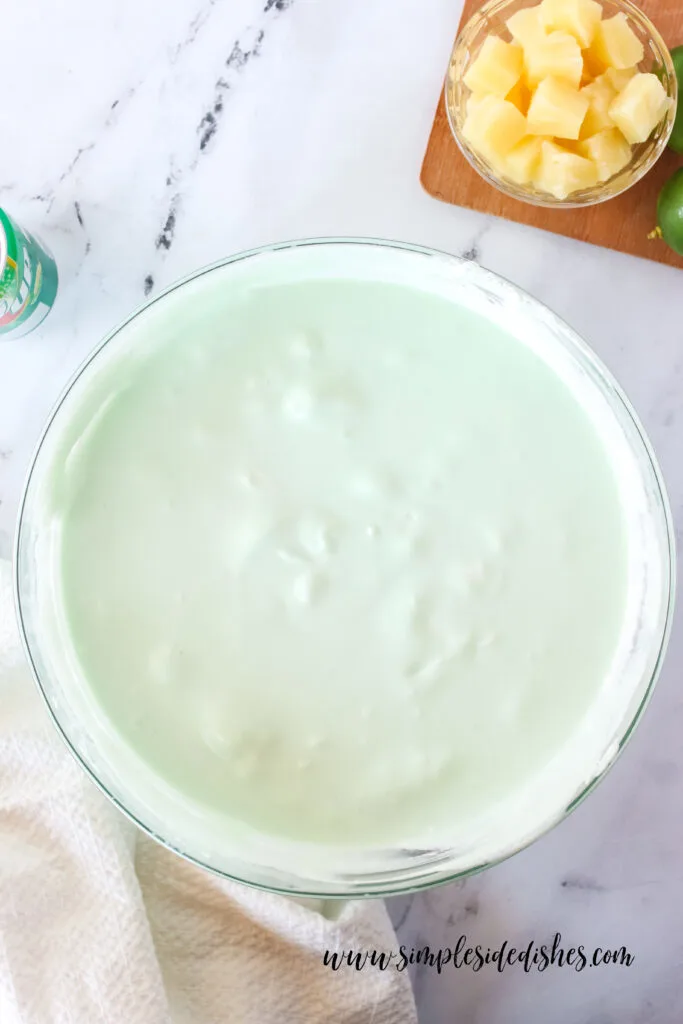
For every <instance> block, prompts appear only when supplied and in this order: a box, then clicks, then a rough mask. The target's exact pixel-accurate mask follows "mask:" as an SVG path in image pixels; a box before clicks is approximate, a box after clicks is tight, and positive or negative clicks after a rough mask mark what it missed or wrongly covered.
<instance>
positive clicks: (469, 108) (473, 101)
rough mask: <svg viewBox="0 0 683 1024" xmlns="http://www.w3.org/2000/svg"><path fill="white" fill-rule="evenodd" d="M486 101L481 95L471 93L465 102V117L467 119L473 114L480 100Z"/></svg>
mask: <svg viewBox="0 0 683 1024" xmlns="http://www.w3.org/2000/svg"><path fill="white" fill-rule="evenodd" d="M484 99H486V97H485V96H482V94H481V93H478V92H471V93H470V94H469V96H468V97H467V100H466V101H465V116H466V117H469V116H470V114H472V113H474V111H475V110H476V109H477V107H478V106H479V104H480V103H481V102H482V100H484Z"/></svg>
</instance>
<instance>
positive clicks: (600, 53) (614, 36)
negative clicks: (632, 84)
mask: <svg viewBox="0 0 683 1024" xmlns="http://www.w3.org/2000/svg"><path fill="white" fill-rule="evenodd" d="M590 49H591V52H592V54H593V55H594V56H595V57H597V59H598V60H599V61H601V62H602V63H603V64H604V65H605V67H606V68H617V69H620V68H632V67H635V65H636V64H640V62H641V60H642V59H643V57H644V55H645V51H644V49H643V44H642V43H641V41H640V39H639V38H638V36H637V35H636V34H635V32H634V31H633V29H632V28H631V26H630V25H629V23H628V18H627V17H626V15H625V14H615V15H614V17H613V18H607V20H606V21H601V22H600V24H599V25H598V26H597V28H596V30H595V39H594V40H593V44H592V46H591V48H590Z"/></svg>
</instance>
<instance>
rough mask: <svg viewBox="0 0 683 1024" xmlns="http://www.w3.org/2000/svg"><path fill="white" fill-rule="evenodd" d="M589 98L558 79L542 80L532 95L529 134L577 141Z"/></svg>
mask: <svg viewBox="0 0 683 1024" xmlns="http://www.w3.org/2000/svg"><path fill="white" fill-rule="evenodd" d="M587 111H588V99H587V98H586V97H585V96H582V95H581V93H580V92H579V90H578V89H574V88H573V87H572V86H571V85H570V84H569V83H568V82H564V81H562V79H560V78H553V77H552V76H551V77H549V78H544V79H543V81H542V82H541V84H540V85H539V87H538V89H537V90H536V92H535V93H534V95H533V97H532V99H531V104H530V106H529V113H528V114H527V130H528V132H529V135H556V136H557V137H558V138H560V139H578V137H579V132H580V131H581V125H582V123H583V119H584V117H585V116H586V112H587Z"/></svg>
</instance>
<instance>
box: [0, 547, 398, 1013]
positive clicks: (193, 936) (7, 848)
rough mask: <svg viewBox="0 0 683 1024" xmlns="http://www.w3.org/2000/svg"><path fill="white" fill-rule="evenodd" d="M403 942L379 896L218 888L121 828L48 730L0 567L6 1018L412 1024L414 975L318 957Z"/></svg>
mask: <svg viewBox="0 0 683 1024" xmlns="http://www.w3.org/2000/svg"><path fill="white" fill-rule="evenodd" d="M335 910H336V911H337V913H335ZM326 911H327V913H326ZM395 946H396V936H395V934H394V931H393V928H392V926H391V923H390V921H389V918H388V915H387V912H386V909H385V907H384V904H383V903H381V902H380V901H378V900H372V901H353V902H349V903H345V904H331V905H329V904H324V903H319V904H316V903H315V902H314V901H301V902H299V901H295V900H290V899H287V898H286V897H281V896H274V895H270V894H266V893H261V892H257V891H255V890H252V889H248V888H247V887H245V886H240V885H237V884H235V883H231V882H227V881H222V880H220V879H217V878H215V877H213V876H212V875H210V874H209V873H208V872H204V871H202V870H200V869H199V868H195V867H193V866H192V865H190V864H187V863H185V862H184V861H183V860H181V858H179V857H177V856H176V855H175V854H172V853H170V852H168V851H167V850H165V849H163V848H162V847H161V846H159V845H158V844H156V843H154V842H153V841H152V840H150V839H148V838H147V837H146V836H145V835H143V834H142V833H141V832H140V831H139V830H138V829H136V828H135V827H134V826H133V825H131V824H130V823H129V822H128V821H127V820H126V819H124V818H123V816H122V815H121V814H120V813H119V812H118V811H117V810H116V809H115V808H114V807H113V806H112V805H111V804H110V803H109V801H108V800H107V799H106V798H105V797H104V796H103V795H102V794H101V793H100V792H99V791H98V790H97V788H96V787H95V786H94V784H93V783H92V782H91V781H90V780H89V779H88V778H87V777H86V775H85V773H84V772H83V771H82V770H81V769H80V768H79V767H78V766H77V764H76V763H75V761H74V760H73V759H72V758H71V756H70V755H69V753H68V752H67V750H66V748H65V747H64V745H63V744H62V742H61V740H60V739H59V738H58V736H57V734H56V731H55V730H54V728H53V726H52V724H51V723H50V721H49V718H48V715H47V712H46V710H45V708H44V706H43V703H42V700H41V699H40V697H39V695H38V693H37V691H36V688H35V684H34V683H33V680H32V679H31V678H30V675H29V670H28V666H27V665H26V663H25V660H24V657H23V654H22V651H21V649H20V646H19V639H18V635H17V628H16V623H15V618H14V610H13V606H12V600H11V585H10V570H9V563H8V562H6V561H2V560H0V1021H1V1022H2V1024H167V1022H168V1024H171V1022H172V1024H224V1022H225V1024H252V1022H253V1024H415V1020H416V1015H415V1005H414V1002H413V997H412V992H411V990H410V983H409V980H408V977H407V975H406V974H405V973H398V972H396V971H395V970H388V971H384V972H382V971H379V970H376V969H375V968H373V967H370V965H368V966H367V967H366V969H365V970H363V971H361V972H356V971H355V970H353V969H351V968H347V969H346V970H339V971H338V972H335V971H332V970H331V969H330V968H329V967H325V966H324V965H323V962H322V956H323V951H324V950H325V949H332V950H337V949H349V948H353V949H354V950H367V949H378V950H380V949H381V950H385V949H392V948H395Z"/></svg>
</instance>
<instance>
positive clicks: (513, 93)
mask: <svg viewBox="0 0 683 1024" xmlns="http://www.w3.org/2000/svg"><path fill="white" fill-rule="evenodd" d="M505 99H506V100H508V102H509V103H514V105H515V106H516V107H517V110H519V112H520V113H521V114H524V116H525V117H526V112H527V110H528V109H529V104H530V103H531V89H530V88H529V86H528V85H525V83H524V82H523V81H522V80H521V78H520V80H519V82H517V84H516V85H513V87H512V89H510V92H509V93H508V94H507V96H506V97H505Z"/></svg>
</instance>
